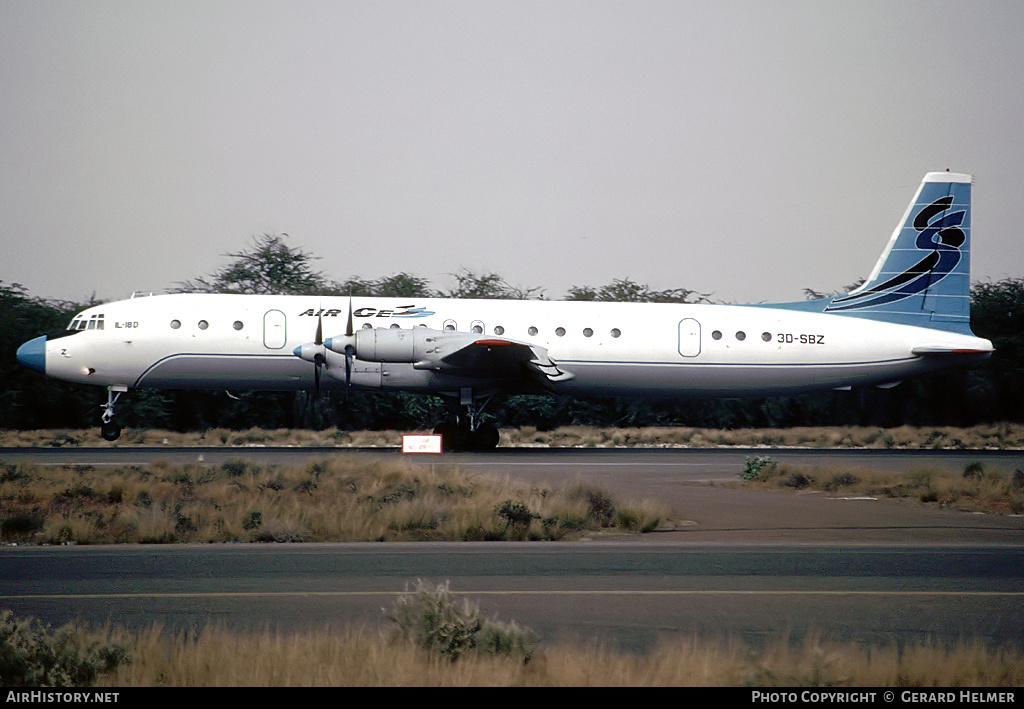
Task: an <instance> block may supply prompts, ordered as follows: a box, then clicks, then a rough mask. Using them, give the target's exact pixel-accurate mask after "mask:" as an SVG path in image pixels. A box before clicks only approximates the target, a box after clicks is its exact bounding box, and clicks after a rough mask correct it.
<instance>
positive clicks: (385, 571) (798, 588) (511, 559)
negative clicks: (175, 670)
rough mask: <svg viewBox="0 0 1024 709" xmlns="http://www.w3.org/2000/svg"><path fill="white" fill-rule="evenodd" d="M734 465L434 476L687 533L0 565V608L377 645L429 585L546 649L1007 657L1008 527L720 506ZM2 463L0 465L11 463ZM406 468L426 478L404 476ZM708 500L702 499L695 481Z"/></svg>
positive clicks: (752, 504) (12, 554) (1015, 585)
mask: <svg viewBox="0 0 1024 709" xmlns="http://www.w3.org/2000/svg"><path fill="white" fill-rule="evenodd" d="M756 450H757V453H758V454H769V453H770V454H771V455H772V457H775V458H776V459H779V460H783V459H788V458H789V457H792V458H798V459H800V460H801V461H803V462H804V463H806V464H808V465H815V466H817V465H824V466H830V465H837V464H842V465H857V466H859V467H860V468H861V469H863V468H865V467H867V468H870V467H872V466H876V467H877V466H882V467H890V466H895V467H894V468H893V469H897V470H901V469H905V468H906V467H907V466H908V465H930V466H936V465H937V466H953V467H954V468H957V467H959V468H960V469H962V467H963V465H965V464H966V463H965V462H964V461H965V460H966V461H967V462H969V461H970V460H976V459H979V457H980V458H982V459H983V460H984V462H985V465H986V467H987V468H988V467H990V466H991V467H993V468H995V467H998V466H1004V467H1005V466H1015V465H1019V464H1020V454H1019V452H1009V453H1005V452H1000V453H992V454H983V455H979V454H978V453H977V452H970V453H963V452H956V453H955V454H949V453H950V452H945V451H943V452H939V453H933V454H931V455H918V454H915V455H909V456H908V455H902V454H900V453H891V452H880V453H878V454H873V453H870V454H867V455H858V454H857V453H856V452H851V451H842V452H840V453H830V452H822V451H813V452H806V451H798V452H791V451H784V450H781V451H774V450H773V451H766V450H764V449H756ZM16 454H17V455H24V456H27V458H25V459H32V460H35V461H36V462H39V463H42V464H53V463H56V462H65V461H72V460H74V462H75V463H76V464H87V465H95V466H101V465H115V464H126V463H128V462H129V461H130V462H132V463H137V462H140V461H142V462H144V461H145V460H152V459H156V458H161V459H164V460H169V461H171V462H178V461H179V460H186V459H188V460H196V459H197V458H198V456H200V455H202V456H203V458H204V460H205V461H207V462H209V463H211V464H217V463H218V461H221V462H222V460H221V457H222V456H223V460H227V459H229V458H238V457H240V456H245V457H253V458H255V459H257V460H260V461H263V462H265V463H268V462H273V463H285V462H291V463H295V462H298V461H302V460H305V459H308V458H322V457H324V456H325V455H366V456H385V457H399V456H400V454H399V453H397V452H396V451H356V452H351V451H342V452H339V451H337V450H334V449H331V450H329V451H326V452H325V451H324V450H308V449H202V450H195V449H187V450H169V449H163V448H156V449H132V448H118V449H113V448H110V449H90V450H78V449H56V450H51V449H16ZM750 454H751V453H750V451H747V450H743V449H740V450H736V449H730V450H726V451H721V450H719V449H716V450H713V451H693V450H683V451H679V450H643V451H629V450H621V451H620V450H615V451H601V450H596V451H592V450H583V451H556V452H546V451H544V452H538V451H534V450H528V451H526V452H518V451H502V452H499V454H497V455H496V454H486V455H484V454H481V455H469V454H464V455H460V456H457V457H448V456H445V458H444V462H445V464H448V463H450V462H457V464H459V465H463V466H466V467H471V468H473V469H476V470H479V471H480V472H481V473H483V472H497V473H500V474H507V475H510V476H512V477H517V478H522V479H526V480H531V481H535V482H542V481H543V482H546V483H548V484H560V483H561V482H563V481H566V480H585V481H587V482H591V483H594V484H601V485H602V486H603V487H605V489H609V491H611V492H613V493H614V494H617V495H620V494H621V495H624V496H628V497H632V498H641V497H645V496H649V497H655V498H657V499H658V500H660V501H662V502H666V503H667V504H671V505H672V506H674V507H677V508H678V509H679V511H680V519H685V520H686V521H687V524H686V525H685V526H680V527H679V528H677V529H674V530H671V531H666V532H658V533H654V534H649V535H642V536H635V537H627V538H620V539H615V540H603V539H598V538H595V539H593V540H590V541H580V542H566V543H562V542H558V543H551V542H537V543H465V544H462V543H459V544H434V543H418V544H416V543H410V544H394V543H388V544H310V545H180V546H134V545H133V546H109V547H49V548H43V547H25V548H15V547H3V548H0V607H2V608H9V609H11V610H13V611H14V612H15V613H16V614H17V615H18V616H23V615H32V616H35V617H38V618H40V619H42V620H44V621H45V622H47V623H51V624H60V623H63V622H67V621H70V620H79V621H83V622H87V623H90V624H103V623H106V622H111V623H113V624H117V625H124V626H127V627H132V628H144V627H148V626H149V625H150V624H152V623H153V622H160V623H163V624H164V625H165V627H167V628H168V629H170V630H175V631H177V630H180V631H184V632H191V631H195V630H198V629H199V628H201V627H203V626H204V625H205V624H206V623H209V622H219V623H224V624H226V625H228V626H230V627H237V628H262V627H280V628H284V629H295V628H308V627H323V626H325V625H333V626H341V625H348V624H351V623H360V624H362V623H366V624H370V625H384V624H385V623H384V621H383V615H382V612H381V609H382V608H384V607H387V606H390V604H391V603H393V602H394V598H395V597H396V595H397V594H400V593H401V592H403V591H404V590H406V589H407V588H408V587H409V586H410V585H411V584H412V583H414V582H415V581H416V579H426V580H431V581H438V582H441V581H448V582H449V583H450V584H451V588H452V590H453V591H455V592H457V593H459V594H465V595H466V596H467V597H468V598H470V599H472V600H473V601H474V602H477V603H479V604H480V606H481V608H482V609H483V611H484V612H485V614H486V615H489V616H495V615H496V616H497V617H499V618H500V619H505V620H510V619H512V620H515V621H517V622H519V623H521V624H524V625H528V626H530V627H531V628H533V629H534V630H535V631H537V632H538V634H539V635H540V636H541V638H542V640H543V641H545V642H554V641H556V640H558V639H561V638H578V639H583V640H586V641H594V640H601V641H604V642H607V643H609V644H610V645H613V646H615V647H620V648H624V649H629V650H636V651H642V650H644V649H647V648H650V647H651V646H652V645H653V644H654V643H655V642H656V641H657V639H658V638H659V637H664V636H666V635H674V634H678V633H685V634H689V633H700V634H703V635H708V636H713V637H732V638H737V639H742V640H744V641H746V642H749V643H752V644H758V643H762V642H765V641H767V640H771V639H774V638H776V637H779V636H780V635H783V634H789V635H790V636H792V637H794V638H797V639H799V638H801V637H803V635H804V634H805V633H807V632H810V631H812V630H813V631H818V632H820V633H822V634H824V635H826V636H828V637H833V638H836V639H840V640H850V639H852V640H859V641H865V642H872V643H891V642H897V643H903V642H910V641H923V640H927V639H937V640H942V641H954V640H956V639H959V638H961V637H967V638H971V639H979V640H982V641H984V642H987V643H993V644H1003V643H1010V642H1012V643H1016V644H1018V645H1019V644H1020V643H1021V642H1024V614H1022V613H1020V611H1019V609H1020V607H1021V603H1022V601H1024V545H1022V544H1021V542H1022V541H1024V524H1022V520H1021V518H1020V517H1008V516H1002V517H999V516H991V515H968V514H964V513H961V512H957V511H954V510H938V509H928V508H924V507H921V506H916V505H904V504H897V503H891V502H884V501H878V500H874V501H872V500H865V499H840V498H827V497H826V496H823V495H799V494H794V493H792V492H788V491H787V492H759V491H751V490H744V489H732V488H727V487H723V486H722V485H721V483H722V482H724V481H726V480H735V474H736V472H737V471H738V469H739V467H740V466H742V464H743V460H744V459H745V457H746V456H747V455H750ZM14 457H15V454H12V452H11V451H10V450H0V460H6V461H11V460H13V459H14ZM416 464H421V465H430V464H437V463H436V462H429V461H426V460H424V459H417V462H416ZM709 480H710V481H718V483H719V484H709V483H708V482H707V481H709Z"/></svg>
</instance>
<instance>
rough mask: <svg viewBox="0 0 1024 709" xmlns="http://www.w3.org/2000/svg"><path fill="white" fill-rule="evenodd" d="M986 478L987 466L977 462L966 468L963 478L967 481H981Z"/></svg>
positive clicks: (969, 464)
mask: <svg viewBox="0 0 1024 709" xmlns="http://www.w3.org/2000/svg"><path fill="white" fill-rule="evenodd" d="M984 476H985V466H984V465H982V464H981V463H979V462H977V461H975V462H973V463H968V464H967V466H966V467H965V468H964V473H963V477H964V478H965V479H967V480H981V479H982V478H983V477H984Z"/></svg>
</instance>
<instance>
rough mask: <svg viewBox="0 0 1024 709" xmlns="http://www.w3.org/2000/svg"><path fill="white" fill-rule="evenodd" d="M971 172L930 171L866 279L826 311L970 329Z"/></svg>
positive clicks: (826, 308)
mask: <svg viewBox="0 0 1024 709" xmlns="http://www.w3.org/2000/svg"><path fill="white" fill-rule="evenodd" d="M970 234H971V176H970V175H962V174H957V173H951V172H930V173H928V174H927V175H925V178H924V180H923V181H922V182H921V187H920V188H919V189H918V191H917V195H916V196H915V197H914V201H913V202H911V204H910V207H908V208H907V211H906V214H904V215H903V220H902V221H901V222H900V225H899V226H898V227H897V228H896V231H895V232H894V233H893V235H892V238H891V239H889V243H888V244H887V245H886V248H885V251H883V252H882V255H881V257H880V258H879V259H878V263H877V264H876V265H875V268H874V270H873V271H872V272H871V275H870V276H869V277H868V280H867V282H866V283H864V285H862V286H860V287H859V288H857V289H856V290H853V291H851V292H849V293H846V294H845V295H840V296H836V297H834V298H831V299H829V301H828V304H827V305H826V307H825V312H826V313H837V314H846V315H856V316H859V317H866V318H872V319H876V320H886V321H890V322H897V323H901V324H904V325H918V326H921V327H931V328H937V329H942V330H950V331H953V332H962V333H965V334H970V332H971V330H970V321H971V299H970V288H971V283H970V280H971V278H970V274H971V268H970V265H971V252H970V244H971V239H970Z"/></svg>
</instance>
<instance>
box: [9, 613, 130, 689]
mask: <svg viewBox="0 0 1024 709" xmlns="http://www.w3.org/2000/svg"><path fill="white" fill-rule="evenodd" d="M127 661H128V653H127V651H126V650H125V649H124V648H123V647H121V646H119V645H103V644H100V643H99V642H94V643H91V644H90V645H88V646H87V647H82V644H81V640H80V639H79V637H78V636H77V635H76V634H75V633H74V632H73V631H72V630H71V629H69V628H63V629H60V630H58V631H56V632H55V633H54V632H51V631H50V629H49V628H47V627H45V626H43V625H42V624H40V623H39V622H38V621H36V620H34V619H29V620H25V621H16V620H15V619H14V617H13V615H12V614H11V612H10V611H2V612H0V687H85V686H89V685H91V684H93V683H94V682H95V681H96V678H97V677H98V676H99V675H100V674H102V673H105V672H111V671H113V670H115V669H116V668H117V667H118V666H119V665H120V664H122V663H124V662H127Z"/></svg>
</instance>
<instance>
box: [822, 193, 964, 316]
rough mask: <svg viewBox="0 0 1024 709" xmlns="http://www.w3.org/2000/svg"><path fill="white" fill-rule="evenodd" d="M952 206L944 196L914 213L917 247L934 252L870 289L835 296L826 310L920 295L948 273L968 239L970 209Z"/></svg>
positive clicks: (878, 303) (950, 198)
mask: <svg viewBox="0 0 1024 709" xmlns="http://www.w3.org/2000/svg"><path fill="white" fill-rule="evenodd" d="M952 205H953V197H952V196H946V197H940V198H939V199H937V200H935V201H934V202H932V203H931V204H929V205H927V206H926V207H923V208H922V209H921V211H919V212H918V213H917V214H916V215H915V216H914V229H915V230H916V231H917V232H918V235H917V239H916V240H915V242H914V246H915V247H917V248H918V249H920V250H922V251H928V250H929V249H930V250H931V253H930V254H928V255H927V256H925V257H924V258H923V259H921V260H920V261H918V262H917V263H915V264H914V265H913V266H911V267H910V268H908V269H906V270H905V271H903V272H902V273H900V274H897V275H895V276H893V277H891V278H889V279H887V280H885V281H883V282H882V283H878V284H876V285H874V286H872V287H870V288H868V289H867V290H864V291H858V292H854V293H849V294H847V295H844V296H840V297H838V298H834V299H833V300H832V303H831V304H830V305H829V306H828V307H827V308H825V311H826V312H828V311H835V310H859V309H861V308H870V307H873V306H877V305H885V304H888V303H894V302H896V301H900V300H903V299H904V298H910V297H911V296H915V295H918V294H919V293H921V292H922V291H924V290H925V289H926V288H929V287H931V286H934V285H935V284H936V283H938V282H939V281H941V280H942V279H943V278H945V277H946V276H948V275H949V274H950V273H951V272H952V271H953V269H955V268H956V266H957V264H958V263H960V259H961V258H962V254H961V252H960V247H961V246H962V245H963V244H964V242H965V241H967V235H966V234H964V231H963V229H961V228H960V227H961V225H962V224H963V223H964V219H965V218H966V216H967V212H966V210H960V211H956V212H950V211H949V208H950V207H951V206H952Z"/></svg>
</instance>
